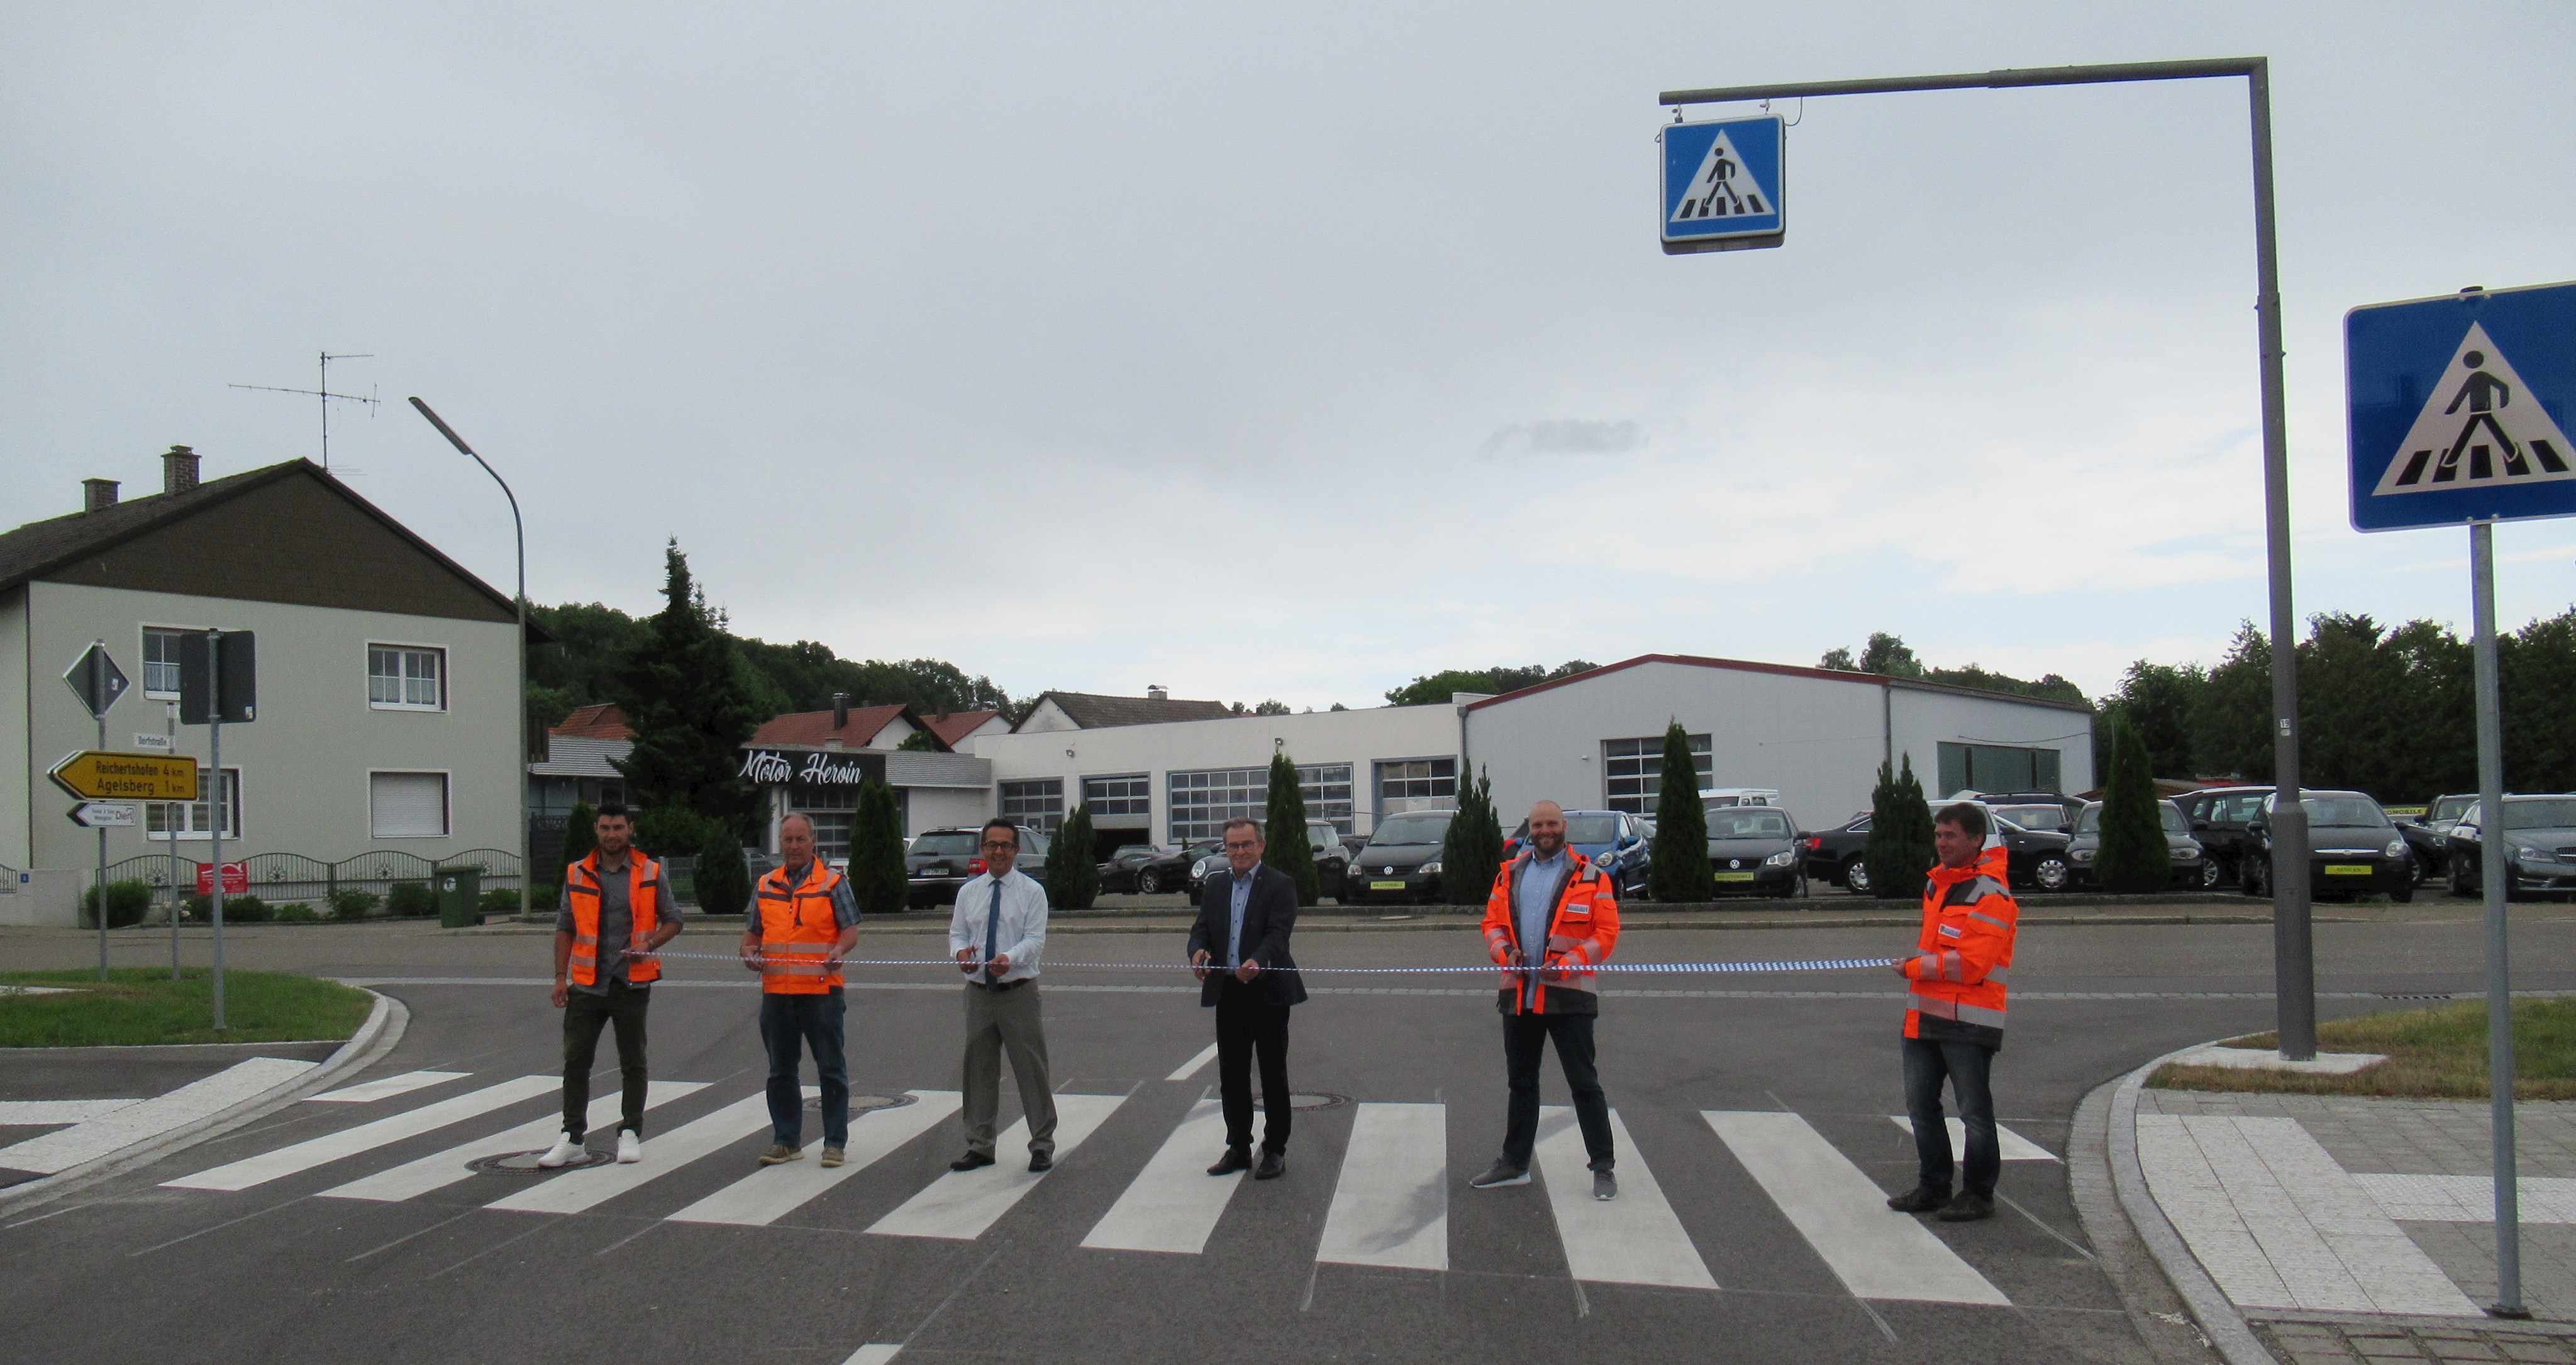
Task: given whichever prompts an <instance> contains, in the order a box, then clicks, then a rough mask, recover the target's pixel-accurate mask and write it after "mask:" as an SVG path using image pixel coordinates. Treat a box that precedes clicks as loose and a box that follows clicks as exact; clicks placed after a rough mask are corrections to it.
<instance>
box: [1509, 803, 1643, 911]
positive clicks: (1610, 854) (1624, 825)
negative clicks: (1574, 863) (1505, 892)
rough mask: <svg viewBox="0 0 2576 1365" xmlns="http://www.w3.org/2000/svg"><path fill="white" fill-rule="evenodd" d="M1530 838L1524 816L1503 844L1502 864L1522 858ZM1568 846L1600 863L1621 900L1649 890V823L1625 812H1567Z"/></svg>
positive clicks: (1566, 832) (1566, 830)
mask: <svg viewBox="0 0 2576 1365" xmlns="http://www.w3.org/2000/svg"><path fill="white" fill-rule="evenodd" d="M1528 838H1529V820H1528V818H1527V817H1523V818H1522V820H1521V826H1520V828H1519V829H1516V830H1513V831H1512V837H1510V838H1508V839H1505V840H1504V841H1503V861H1504V862H1510V861H1511V860H1512V859H1514V858H1517V857H1519V856H1520V851H1521V844H1522V842H1523V841H1525V840H1527V839H1528ZM1565 846H1566V847H1568V848H1571V849H1573V850H1574V851H1575V852H1577V853H1580V854H1582V855H1583V856H1584V857H1586V858H1589V859H1591V860H1592V861H1593V862H1594V863H1596V864H1598V865H1599V866H1600V868H1601V870H1602V872H1604V873H1605V874H1607V875H1608V876H1610V877H1611V878H1612V881H1611V886H1612V887H1613V888H1615V894H1616V895H1617V896H1618V897H1619V899H1621V900H1628V899H1631V898H1632V897H1633V896H1636V895H1642V894H1643V893H1644V892H1645V889H1646V866H1647V862H1648V856H1647V854H1646V849H1647V847H1648V846H1647V843H1646V822H1645V820H1644V819H1643V818H1642V817H1639V816H1635V815H1630V814H1629V813H1628V812H1626V811H1623V810H1570V811H1567V812H1566V813H1565Z"/></svg>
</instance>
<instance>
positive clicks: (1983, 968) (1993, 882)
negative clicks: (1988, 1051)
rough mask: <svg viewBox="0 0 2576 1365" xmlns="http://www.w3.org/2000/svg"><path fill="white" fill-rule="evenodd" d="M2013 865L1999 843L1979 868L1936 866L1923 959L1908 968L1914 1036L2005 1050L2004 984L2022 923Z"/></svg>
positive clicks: (1908, 1025)
mask: <svg viewBox="0 0 2576 1365" xmlns="http://www.w3.org/2000/svg"><path fill="white" fill-rule="evenodd" d="M2007 866H2008V864H2007V863H2006V855H2005V853H2004V850H2003V848H2002V846H2001V845H1995V846H1992V847H1989V848H1987V849H1986V851H1985V852H1984V853H1982V854H1980V855H1978V857H1977V861H1976V862H1975V863H1974V864H1973V865H1971V866H1968V867H1936V868H1933V869H1932V875H1931V878H1930V879H1929V880H1927V881H1926V882H1925V883H1924V884H1923V932H1922V933H1921V934H1920V935H1918V936H1917V937H1916V939H1915V943H1914V947H1915V950H1916V952H1917V953H1918V954H1919V956H1917V957H1914V958H1912V959H1910V960H1909V961H1907V962H1906V964H1905V976H1906V980H1907V981H1908V982H1909V983H1910V985H1909V986H1908V991H1907V995H1906V1000H1905V1006H1906V1008H1905V1036H1906V1037H1908V1038H1938V1039H1946V1040H1953V1041H1958V1042H1973V1043H1982V1044H1984V1045H1985V1046H1987V1047H2001V1046H2002V1045H2003V1041H2004V983H2005V981H2006V980H2007V979H2008V978H2009V977H2010V976H2011V975H2012V956H2013V935H2014V933H2015V932H2016V931H2017V929H2018V928H2019V926H2020V923H2021V906H2019V905H2018V904H2016V903H2015V902H2014V901H2013V896H2012V888H2011V885H2010V883H2009V882H2008V881H2007V880H2006V878H2005V872H2006V869H2007ZM1926 1020H1930V1021H1933V1022H1931V1023H1929V1024H1927V1023H1926V1022H1925V1021H1926Z"/></svg>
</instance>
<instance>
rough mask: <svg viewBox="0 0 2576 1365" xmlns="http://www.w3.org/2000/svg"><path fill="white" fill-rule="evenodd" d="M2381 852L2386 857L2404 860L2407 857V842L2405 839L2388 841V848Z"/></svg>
mask: <svg viewBox="0 0 2576 1365" xmlns="http://www.w3.org/2000/svg"><path fill="white" fill-rule="evenodd" d="M2379 851H2380V853H2381V854H2382V855H2383V856H2385V857H2390V858H2403V857H2405V856H2406V841H2405V840H2403V839H2391V840H2389V841H2388V847H2386V848H2383V849H2381V850H2379Z"/></svg>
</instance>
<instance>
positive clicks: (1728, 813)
mask: <svg viewBox="0 0 2576 1365" xmlns="http://www.w3.org/2000/svg"><path fill="white" fill-rule="evenodd" d="M1802 852H1803V850H1802V849H1800V847H1799V845H1798V822H1797V821H1795V820H1793V819H1791V818H1790V817H1789V812H1787V811H1785V810H1782V809H1781V808H1779V807H1778V806H1750V805H1747V806H1725V807H1720V808H1719V809H1717V810H1712V811H1710V812H1709V813H1708V865H1709V870H1710V871H1711V872H1712V873H1713V874H1715V876H1716V877H1717V894H1718V895H1720V896H1781V897H1786V898H1788V899H1791V900H1804V899H1806V897H1807V869H1806V867H1805V866H1804V864H1803V862H1802V860H1801V856H1800V855H1801V853H1802Z"/></svg>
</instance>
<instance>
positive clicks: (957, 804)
mask: <svg viewBox="0 0 2576 1365" xmlns="http://www.w3.org/2000/svg"><path fill="white" fill-rule="evenodd" d="M906 790H908V791H909V792H910V793H911V795H910V796H908V797H906V798H905V799H904V808H903V817H904V819H903V824H904V828H903V837H904V838H906V839H909V838H911V837H912V836H914V835H916V834H919V833H921V832H922V831H923V830H927V829H955V828H959V827H961V826H972V825H980V824H982V823H984V822H985V821H986V820H987V819H990V818H991V817H992V813H993V793H992V792H991V790H990V789H987V788H983V787H972V788H969V787H911V788H907V789H906Z"/></svg>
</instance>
